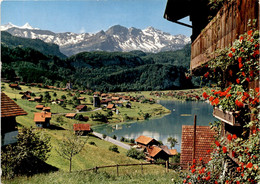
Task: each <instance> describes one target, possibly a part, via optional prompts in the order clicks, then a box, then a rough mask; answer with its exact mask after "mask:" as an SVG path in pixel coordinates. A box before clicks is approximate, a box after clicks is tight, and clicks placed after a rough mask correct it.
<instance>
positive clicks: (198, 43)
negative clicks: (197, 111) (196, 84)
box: [164, 0, 259, 167]
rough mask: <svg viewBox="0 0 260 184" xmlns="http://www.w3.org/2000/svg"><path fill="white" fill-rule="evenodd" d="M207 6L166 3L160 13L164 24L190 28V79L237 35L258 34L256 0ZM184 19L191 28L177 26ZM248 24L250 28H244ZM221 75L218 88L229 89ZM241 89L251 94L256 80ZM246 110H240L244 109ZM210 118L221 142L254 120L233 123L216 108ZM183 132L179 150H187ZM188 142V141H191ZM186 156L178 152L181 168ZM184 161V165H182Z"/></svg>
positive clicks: (203, 1) (184, 0)
mask: <svg viewBox="0 0 260 184" xmlns="http://www.w3.org/2000/svg"><path fill="white" fill-rule="evenodd" d="M208 2H209V1H208V0H198V1H190V0H168V3H167V6H166V10H165V13H164V18H166V19H167V20H169V21H172V22H175V23H179V24H182V25H185V26H188V27H191V28H192V36H191V40H192V43H191V63H190V70H191V73H192V74H193V75H203V73H202V72H203V70H207V68H205V67H203V66H204V65H206V64H207V63H208V62H209V61H210V60H212V59H214V58H216V57H217V56H218V53H217V52H216V51H217V50H223V49H224V48H228V47H230V46H231V45H232V44H233V43H234V41H235V40H238V39H241V38H240V35H242V34H244V33H247V34H248V32H249V31H251V30H252V28H254V29H256V30H259V0H232V1H224V4H223V5H221V7H219V9H217V10H216V11H212V10H210V8H209V6H208V5H207V4H208ZM186 16H190V21H191V22H192V25H186V24H183V23H181V22H179V21H180V19H182V18H184V17H186ZM208 16H212V17H213V19H211V20H208ZM250 20H251V26H248V23H249V21H250ZM253 20H256V23H255V25H253V26H252V21H253ZM232 52H233V51H232ZM241 52H243V51H241ZM229 57H230V56H229ZM222 72H223V76H224V77H223V78H222V79H221V83H222V86H221V88H223V89H224V88H227V87H228V86H230V85H231V84H232V81H230V80H231V79H229V78H227V77H225V75H224V74H225V73H228V71H227V70H226V71H222ZM231 76H232V74H231ZM237 83H239V82H237ZM243 85H244V86H245V88H247V89H248V90H250V89H253V90H255V89H256V88H259V79H257V80H254V79H253V80H248V82H247V83H244V84H243ZM247 107H248V108H250V104H248V105H247ZM247 107H245V106H244V108H247ZM258 113H259V112H258ZM213 115H214V116H215V117H216V118H218V119H219V120H221V122H222V126H221V127H222V128H221V137H222V138H223V139H224V140H227V139H226V138H227V136H228V135H232V134H236V135H238V136H239V135H241V134H242V132H243V131H244V130H245V129H244V127H243V125H244V124H245V123H248V122H250V120H252V119H254V117H253V116H252V115H251V117H249V118H241V119H238V120H235V119H234V114H232V113H229V114H228V113H223V112H221V111H220V110H218V109H216V108H215V109H214V113H213ZM183 131H184V132H183V133H184V135H183V136H184V137H183V140H182V147H185V146H188V147H190V146H189V145H188V143H187V142H186V143H187V145H185V144H186V143H185V141H186V138H187V137H188V135H186V134H185V132H190V131H191V130H189V128H188V127H184V128H183ZM251 132H252V128H251ZM185 137H186V138H185ZM184 138H185V140H184ZM189 139H192V137H190V138H189ZM205 141H206V140H205ZM212 141H213V140H212ZM222 144H223V146H224V145H225V144H227V142H226V141H223V142H222ZM187 149H188V148H187ZM195 149H196V148H195ZM183 151H184V153H183ZM190 151H191V150H190ZM197 153H198V152H196V156H197ZM198 154H199V153H198ZM185 155H186V156H185ZM187 155H188V151H187V150H186V151H185V150H182V152H181V163H182V164H184V165H183V167H185V164H186V163H187V162H191V160H190V158H192V157H191V154H190V153H189V155H190V156H189V159H188V156H187ZM196 156H195V157H196ZM186 157H187V158H186ZM229 157H230V158H231V159H232V160H233V161H234V162H236V163H237V164H238V162H237V160H236V159H235V157H233V156H232V155H229ZM184 160H186V161H185V162H184Z"/></svg>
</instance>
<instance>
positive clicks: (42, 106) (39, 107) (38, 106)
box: [35, 105, 44, 110]
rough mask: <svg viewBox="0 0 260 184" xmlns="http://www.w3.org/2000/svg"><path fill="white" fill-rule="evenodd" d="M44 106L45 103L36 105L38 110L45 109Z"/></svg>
mask: <svg viewBox="0 0 260 184" xmlns="http://www.w3.org/2000/svg"><path fill="white" fill-rule="evenodd" d="M43 108H44V105H36V106H35V109H38V110H43Z"/></svg>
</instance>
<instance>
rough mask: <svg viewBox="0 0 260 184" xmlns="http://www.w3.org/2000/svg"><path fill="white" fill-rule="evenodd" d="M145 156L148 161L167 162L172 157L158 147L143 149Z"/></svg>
mask: <svg viewBox="0 0 260 184" xmlns="http://www.w3.org/2000/svg"><path fill="white" fill-rule="evenodd" d="M144 152H145V153H146V156H147V157H148V158H150V159H148V160H150V161H154V160H157V159H163V160H169V157H170V156H172V155H170V154H169V153H167V152H165V151H164V149H162V148H160V147H159V146H156V145H154V146H147V147H146V148H145V149H144Z"/></svg>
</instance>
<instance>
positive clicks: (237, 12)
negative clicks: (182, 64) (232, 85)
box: [190, 0, 259, 73]
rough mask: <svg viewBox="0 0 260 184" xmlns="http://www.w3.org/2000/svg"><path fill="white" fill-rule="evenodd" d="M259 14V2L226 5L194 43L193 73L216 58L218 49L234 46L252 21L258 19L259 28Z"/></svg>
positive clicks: (244, 0)
mask: <svg viewBox="0 0 260 184" xmlns="http://www.w3.org/2000/svg"><path fill="white" fill-rule="evenodd" d="M258 12H259V0H235V1H233V2H232V3H228V4H225V5H224V6H223V7H222V8H221V9H220V10H219V12H218V13H217V15H216V16H215V17H214V18H213V19H212V21H211V22H210V23H209V24H208V25H207V26H206V27H205V28H204V30H202V31H201V33H200V35H199V36H198V37H197V38H196V39H195V40H194V42H193V43H192V46H191V64H190V69H191V71H192V72H193V73H194V71H195V70H196V69H198V68H199V67H200V66H201V65H202V64H204V63H207V62H208V61H209V60H210V59H212V58H213V57H215V54H214V52H215V51H216V50H217V49H223V48H225V47H228V46H230V45H232V43H233V42H234V40H235V39H237V38H238V37H239V35H241V34H243V33H245V32H246V31H248V30H249V29H250V28H249V27H248V21H249V20H250V19H251V20H253V19H257V25H256V26H257V28H259V22H258V21H259V18H258Z"/></svg>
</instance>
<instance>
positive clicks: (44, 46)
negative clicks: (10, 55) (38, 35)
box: [1, 31, 66, 58]
mask: <svg viewBox="0 0 260 184" xmlns="http://www.w3.org/2000/svg"><path fill="white" fill-rule="evenodd" d="M1 44H2V45H4V46H7V47H10V48H15V47H22V48H31V49H35V50H37V51H39V52H42V53H43V54H45V55H55V56H58V57H60V58H66V56H65V55H64V54H62V53H61V52H60V50H59V46H58V45H56V44H53V43H45V42H44V41H42V40H40V39H29V38H21V37H16V36H12V35H11V34H10V33H8V32H5V31H1Z"/></svg>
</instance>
